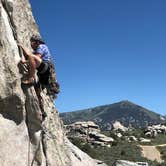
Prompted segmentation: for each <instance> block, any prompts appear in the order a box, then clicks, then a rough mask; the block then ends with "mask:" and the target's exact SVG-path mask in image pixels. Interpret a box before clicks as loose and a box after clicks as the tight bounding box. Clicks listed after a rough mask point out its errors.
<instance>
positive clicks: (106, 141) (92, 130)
mask: <svg viewBox="0 0 166 166" xmlns="http://www.w3.org/2000/svg"><path fill="white" fill-rule="evenodd" d="M66 131H67V135H68V137H69V138H80V139H82V140H84V141H86V142H87V143H90V144H96V145H100V146H108V147H110V143H112V142H114V139H113V138H111V137H107V136H105V135H104V134H101V133H100V128H99V126H98V125H96V124H95V123H94V122H92V121H87V122H75V123H73V124H70V125H66Z"/></svg>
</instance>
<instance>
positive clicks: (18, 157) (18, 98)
mask: <svg viewBox="0 0 166 166" xmlns="http://www.w3.org/2000/svg"><path fill="white" fill-rule="evenodd" d="M34 33H39V32H38V28H37V26H36V24H35V21H34V18H33V16H32V13H31V7H30V4H29V1H28V0H21V1H20V0H1V1H0V73H1V74H0V147H1V153H0V165H3V166H9V165H10V166H16V165H20V166H30V165H31V166H72V165H73V166H75V165H80V166H83V165H84V166H85V165H87V166H88V165H89V166H96V165H98V164H97V162H96V161H95V160H93V159H91V158H90V157H89V156H87V155H86V154H84V153H83V152H80V153H79V150H75V146H74V145H71V144H70V143H69V142H68V141H67V139H66V137H65V135H64V131H63V127H62V122H61V121H60V119H59V115H58V113H57V111H56V109H55V108H54V104H53V100H52V99H51V97H49V96H47V95H46V92H45V91H43V92H42V98H43V105H44V111H45V112H46V114H47V117H46V118H45V120H44V121H42V117H41V110H40V107H39V103H38V98H37V96H36V92H35V90H34V87H25V86H21V78H22V77H23V75H24V69H23V68H21V66H19V61H20V56H22V53H21V50H19V48H18V46H17V43H20V44H22V45H23V47H26V48H28V50H29V51H30V52H31V48H30V43H29V38H30V36H31V35H32V34H34ZM78 154H79V155H78ZM77 156H80V157H77ZM84 156H86V157H84ZM77 161H79V164H77Z"/></svg>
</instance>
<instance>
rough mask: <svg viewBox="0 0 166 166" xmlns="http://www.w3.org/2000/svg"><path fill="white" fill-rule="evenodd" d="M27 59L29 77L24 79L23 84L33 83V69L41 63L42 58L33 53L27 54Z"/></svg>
mask: <svg viewBox="0 0 166 166" xmlns="http://www.w3.org/2000/svg"><path fill="white" fill-rule="evenodd" d="M28 61H29V79H28V80H26V81H24V82H23V83H24V84H30V83H34V80H35V70H36V68H38V67H39V66H40V64H41V63H42V59H41V58H40V57H38V56H36V55H34V54H31V55H28Z"/></svg>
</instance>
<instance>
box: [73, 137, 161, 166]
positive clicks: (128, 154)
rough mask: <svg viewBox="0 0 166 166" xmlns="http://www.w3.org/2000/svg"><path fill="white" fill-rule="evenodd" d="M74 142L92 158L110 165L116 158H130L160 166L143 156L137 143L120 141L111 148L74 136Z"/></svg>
mask: <svg viewBox="0 0 166 166" xmlns="http://www.w3.org/2000/svg"><path fill="white" fill-rule="evenodd" d="M71 141H72V143H73V144H75V145H76V146H78V147H79V148H80V149H81V150H82V151H84V152H85V153H87V154H88V155H90V156H91V157H92V158H95V159H98V160H102V161H104V162H105V163H106V164H108V166H111V165H112V164H113V163H114V162H115V161H116V160H120V159H121V160H129V161H134V162H137V161H144V162H148V163H149V164H150V166H159V163H157V162H152V161H149V160H147V159H146V158H144V157H142V156H141V149H140V148H139V147H138V146H137V145H136V143H128V142H126V141H120V142H116V143H114V144H112V147H111V148H108V147H100V146H92V145H90V144H88V143H85V142H84V141H82V140H80V139H78V138H73V139H72V140H71Z"/></svg>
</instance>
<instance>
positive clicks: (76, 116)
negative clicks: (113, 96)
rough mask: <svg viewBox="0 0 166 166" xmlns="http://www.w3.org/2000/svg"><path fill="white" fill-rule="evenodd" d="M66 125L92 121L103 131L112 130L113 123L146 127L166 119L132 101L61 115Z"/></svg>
mask: <svg viewBox="0 0 166 166" xmlns="http://www.w3.org/2000/svg"><path fill="white" fill-rule="evenodd" d="M60 117H61V118H62V119H63V121H64V123H65V124H70V123H73V122H76V121H87V120H91V121H94V122H95V123H97V124H98V125H99V126H100V128H101V129H108V128H110V127H111V126H112V125H111V124H112V123H113V122H115V121H120V122H121V123H122V124H123V125H124V126H126V127H128V126H132V127H145V126H147V125H150V124H158V123H162V122H165V119H166V118H165V117H164V116H161V115H160V114H157V113H155V112H152V111H150V110H148V109H146V108H144V107H141V106H139V105H136V104H134V103H132V102H130V101H126V100H125V101H121V102H118V103H114V104H109V105H103V106H98V107H94V108H89V109H85V110H79V111H74V112H67V113H61V114H60Z"/></svg>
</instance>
